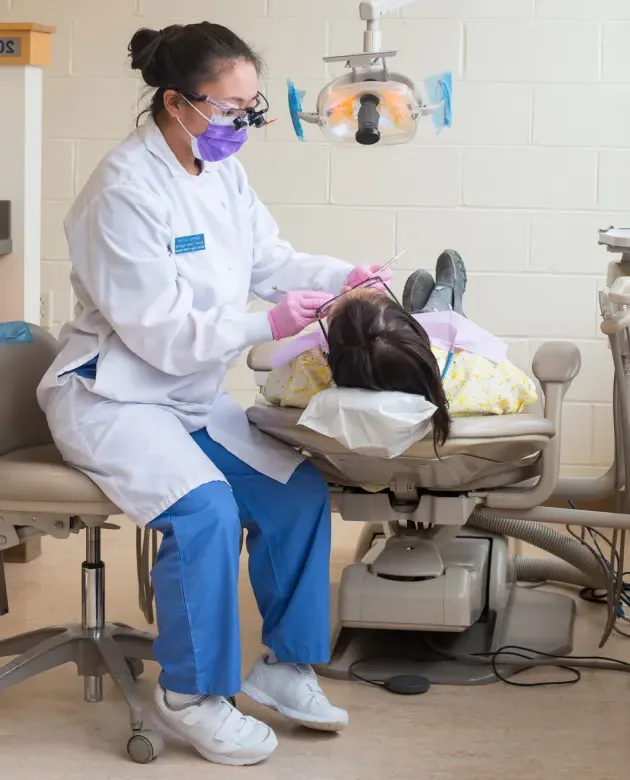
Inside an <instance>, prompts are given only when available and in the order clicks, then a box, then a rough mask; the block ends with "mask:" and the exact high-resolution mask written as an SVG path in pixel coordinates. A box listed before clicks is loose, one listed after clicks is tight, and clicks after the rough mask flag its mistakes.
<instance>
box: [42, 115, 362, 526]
mask: <svg viewBox="0 0 630 780" xmlns="http://www.w3.org/2000/svg"><path fill="white" fill-rule="evenodd" d="M262 153H264V152H263V151H262V150H261V154H262ZM65 228H66V235H67V238H68V244H69V248H70V260H71V263H72V266H73V269H72V285H73V288H74V292H75V295H76V298H77V301H78V305H77V310H76V317H75V320H74V322H72V323H71V324H69V325H67V326H65V327H64V329H63V330H62V333H61V336H60V339H61V342H62V349H61V352H60V354H59V357H58V358H57V360H56V361H55V363H54V364H53V366H52V367H51V368H50V370H49V371H48V373H47V374H46V376H45V377H44V379H43V380H42V383H41V385H40V387H39V390H38V398H39V402H40V404H41V406H42V408H43V409H44V411H45V412H46V415H47V418H48V422H49V425H50V428H51V431H52V434H53V437H54V439H55V442H56V443H57V446H58V447H59V449H60V451H61V453H62V455H63V457H64V459H65V460H66V461H67V462H68V463H69V464H71V465H72V466H75V467H76V468H78V469H80V470H82V471H84V472H85V473H86V474H88V476H90V477H91V478H92V479H93V480H94V481H95V482H96V483H97V484H98V485H99V487H100V488H101V489H102V490H103V491H104V492H105V494H106V495H108V496H109V498H110V499H111V500H112V501H114V503H116V504H117V505H118V506H119V507H120V508H121V509H122V510H123V511H124V512H125V513H127V514H128V515H129V516H130V517H132V519H134V520H135V521H136V522H138V523H139V524H141V525H143V524H146V523H147V522H149V521H150V520H152V519H153V518H155V517H157V516H158V515H159V514H161V513H162V512H163V511H164V510H165V509H167V508H168V507H169V506H171V505H172V504H173V503H174V502H175V501H177V500H178V499H179V498H181V497H183V496H184V495H186V494H187V493H188V492H190V491H191V490H193V489H194V488H196V487H198V486H199V485H202V484H204V483H206V482H210V481H214V480H220V479H224V477H223V475H222V474H221V473H220V472H219V471H218V469H216V467H215V466H214V465H213V464H212V463H210V462H209V461H208V459H207V458H206V457H205V456H204V455H202V453H201V451H200V450H199V448H198V447H197V445H196V444H195V443H194V442H193V441H192V439H191V438H190V436H189V433H190V432H192V431H195V430H199V429H201V428H203V427H205V428H206V429H207V431H208V433H209V435H210V436H211V437H212V438H213V439H214V440H215V441H216V442H218V443H219V444H221V445H223V446H224V447H225V448H226V449H228V450H229V451H230V452H231V453H232V454H233V455H236V456H237V457H238V458H240V459H241V460H243V461H244V462H245V463H247V464H248V465H249V466H251V467H253V468H255V469H256V470H258V471H259V472H261V473H263V474H266V475H267V476H269V477H271V478H273V479H276V480H278V481H280V482H286V481H287V480H288V479H289V478H290V476H291V474H292V473H293V471H294V470H295V468H296V467H297V465H298V464H299V463H300V462H301V458H300V456H299V455H298V454H297V453H296V452H295V451H294V450H293V449H291V448H289V447H285V446H284V445H282V444H280V443H279V442H277V441H275V440H273V439H271V438H270V437H268V436H266V435H264V434H262V433H260V432H259V431H257V430H256V429H254V428H252V427H251V426H250V425H249V424H248V422H247V418H246V416H245V413H244V412H243V411H242V409H241V408H240V407H239V406H238V405H237V404H236V402H235V401H234V400H233V399H232V398H231V397H230V396H229V395H228V394H227V393H226V392H225V391H224V390H223V389H222V388H221V384H222V382H223V380H224V378H225V374H226V369H227V366H228V365H229V364H230V363H231V362H232V361H233V360H234V359H235V358H236V357H237V356H238V354H239V353H240V352H241V351H242V350H244V349H246V348H247V347H249V346H251V345H253V344H257V343H260V342H265V341H271V339H272V335H271V329H270V326H269V321H268V318H267V313H266V312H257V313H249V312H248V311H247V301H248V297H249V294H250V293H254V294H256V295H258V296H259V297H261V298H263V299H265V300H270V301H274V300H277V299H278V297H279V296H278V294H277V293H275V292H274V291H273V287H275V286H276V287H278V288H280V289H283V290H295V289H310V290H321V291H325V292H330V293H333V294H336V293H338V292H339V291H340V289H341V287H342V285H343V283H344V281H345V279H346V277H347V275H348V273H349V272H350V270H351V268H352V266H351V265H349V264H347V263H344V262H342V261H340V260H336V259H334V258H330V257H316V256H312V255H306V254H300V253H297V252H295V251H294V249H293V248H292V247H291V246H290V245H289V244H288V243H286V242H284V241H281V240H280V239H279V237H278V229H277V225H276V223H275V222H274V220H273V218H272V217H271V215H270V214H269V212H268V210H267V209H266V208H265V207H264V206H263V205H262V204H261V203H260V201H259V200H258V198H257V197H256V195H255V193H254V192H253V191H252V190H251V188H250V187H249V185H248V182H247V177H246V175H245V172H244V170H243V168H242V166H241V165H240V163H239V162H238V161H237V160H236V159H233V158H232V159H229V160H226V161H224V162H222V163H219V164H217V165H210V164H207V165H206V167H205V169H204V171H203V172H202V173H201V174H200V175H199V176H191V175H190V174H188V173H186V171H184V169H183V168H182V167H181V165H180V164H179V163H178V161H177V159H176V158H175V156H174V155H173V153H172V152H171V150H170V148H169V147H168V145H167V143H166V141H165V140H164V137H163V136H162V134H161V132H160V131H159V129H158V128H157V126H156V125H155V123H154V122H153V121H152V120H149V121H148V122H146V123H145V124H144V125H143V126H142V127H141V128H140V129H139V130H137V131H136V132H134V133H132V134H131V135H130V136H129V137H128V138H127V139H126V140H125V141H123V143H121V144H120V145H119V146H118V147H117V148H115V149H114V150H113V151H112V152H111V153H110V154H109V155H108V156H107V157H106V158H105V159H104V160H103V161H102V163H101V164H100V165H99V167H98V168H97V169H96V171H95V172H94V174H93V175H92V177H91V178H90V180H89V182H88V183H87V185H86V186H85V188H84V190H83V191H82V193H81V194H80V195H79V197H78V198H77V200H76V202H75V204H74V205H73V207H72V209H71V211H70V213H69V215H68V217H67V219H66V222H65ZM178 239H179V241H178ZM96 355H98V356H99V357H98V371H97V377H96V380H95V381H94V380H89V379H85V378H81V377H78V376H77V375H76V374H72V373H70V374H69V373H68V372H71V371H72V370H73V369H75V368H77V367H79V366H81V365H83V364H84V363H86V362H87V361H89V360H90V359H92V358H94V357H95V356H96Z"/></svg>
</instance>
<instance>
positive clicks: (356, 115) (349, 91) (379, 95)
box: [288, 0, 453, 146]
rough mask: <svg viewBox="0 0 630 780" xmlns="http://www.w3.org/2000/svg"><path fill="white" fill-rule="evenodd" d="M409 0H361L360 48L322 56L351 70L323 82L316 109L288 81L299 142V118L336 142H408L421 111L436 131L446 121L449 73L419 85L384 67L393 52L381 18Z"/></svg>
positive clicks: (449, 118)
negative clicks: (387, 48)
mask: <svg viewBox="0 0 630 780" xmlns="http://www.w3.org/2000/svg"><path fill="white" fill-rule="evenodd" d="M411 2H414V0H374V1H373V2H363V3H361V5H360V8H359V15H360V17H361V19H362V20H363V21H365V22H366V23H367V29H366V31H365V34H364V40H363V52H362V53H361V54H344V55H341V56H335V57H324V62H326V63H336V62H345V63H346V67H347V68H348V69H350V71H351V72H350V73H347V74H345V75H343V76H340V77H339V78H336V79H334V80H333V81H331V82H330V83H329V84H328V85H327V86H326V87H324V89H323V90H322V91H321V92H320V94H319V97H318V98H317V110H316V111H315V112H313V113H308V112H305V111H303V109H302V100H303V99H304V96H305V93H304V92H302V91H299V90H298V89H297V88H296V86H295V84H294V83H293V82H292V81H290V80H289V82H288V89H289V94H288V97H289V110H290V112H291V119H292V121H293V127H294V129H295V133H296V135H297V137H298V138H299V139H300V140H301V141H304V140H305V138H304V127H303V124H302V123H303V122H306V123H308V124H314V125H318V126H319V127H320V128H321V130H322V132H323V133H324V136H325V137H326V139H327V140H328V141H330V142H332V143H334V144H336V145H338V146H353V145H355V144H359V145H360V146H374V145H377V144H378V145H393V144H404V143H408V142H409V141H411V140H412V139H413V138H414V137H415V135H416V131H417V128H418V121H419V120H420V118H421V117H425V116H432V118H433V122H434V124H435V126H436V128H437V129H438V131H440V130H441V129H442V128H443V127H450V126H451V121H452V110H451V96H452V88H453V87H452V84H453V80H452V75H451V73H449V72H447V73H442V74H439V75H437V76H432V77H430V78H428V79H426V81H425V82H424V90H421V89H420V88H419V87H417V86H416V85H415V84H414V82H413V81H411V79H409V78H407V77H406V76H403V75H402V74H400V73H394V72H390V70H389V66H388V61H389V60H391V59H392V58H394V57H395V56H396V54H397V52H396V51H393V50H390V51H385V50H383V41H382V32H381V29H380V19H381V18H382V17H383V16H385V15H387V14H389V13H392V12H393V11H396V10H398V9H400V8H403V7H404V6H406V5H409V4H410V3H411Z"/></svg>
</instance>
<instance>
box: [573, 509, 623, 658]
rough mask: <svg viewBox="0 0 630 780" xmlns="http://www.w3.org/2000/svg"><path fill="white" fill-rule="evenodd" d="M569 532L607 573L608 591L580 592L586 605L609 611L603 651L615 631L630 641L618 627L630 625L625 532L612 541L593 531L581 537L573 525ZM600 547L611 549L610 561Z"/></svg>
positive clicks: (594, 529)
mask: <svg viewBox="0 0 630 780" xmlns="http://www.w3.org/2000/svg"><path fill="white" fill-rule="evenodd" d="M569 506H570V507H571V508H572V509H575V508H576V507H575V504H574V503H573V502H572V501H569ZM567 531H568V533H569V534H570V535H571V536H572V537H573V538H574V539H577V540H578V541H579V542H580V543H581V544H583V545H584V546H585V547H587V548H588V549H589V550H590V551H591V552H592V553H593V555H595V557H596V558H597V560H599V562H600V564H601V565H602V567H603V569H604V571H605V572H606V578H607V581H608V587H607V589H606V590H604V589H594V588H583V589H582V590H581V591H580V598H582V599H583V600H584V601H588V602H591V603H593V604H603V605H605V606H607V607H608V615H609V618H608V621H607V625H606V630H605V632H604V635H603V636H602V641H601V642H600V647H603V646H604V644H605V643H606V641H607V640H608V638H609V637H610V634H611V633H612V632H613V631H614V632H615V633H616V634H618V635H619V636H623V637H624V638H626V639H630V634H629V633H627V632H626V631H623V630H622V629H621V628H619V625H618V621H623V622H626V623H628V622H630V619H629V618H628V616H627V615H626V610H625V609H624V608H627V609H629V610H630V583H628V582H626V577H628V576H630V572H627V571H624V555H623V549H624V547H625V531H624V532H622V533H621V534H618V533H617V532H615V534H614V535H613V537H612V539H610V538H608V537H607V536H606V535H605V534H603V533H602V532H601V531H598V530H597V529H596V528H591V527H585V528H582V529H581V533H580V535H579V536H578V534H576V533H575V531H574V530H573V528H572V526H570V525H567ZM587 536H588V537H589V538H590V541H591V543H590V544H589V542H588V541H587ZM601 543H604V544H606V545H607V546H608V547H609V548H610V551H611V552H610V559H609V558H608V557H607V555H606V554H605V553H604V551H603V550H602V547H601ZM611 627H612V628H611Z"/></svg>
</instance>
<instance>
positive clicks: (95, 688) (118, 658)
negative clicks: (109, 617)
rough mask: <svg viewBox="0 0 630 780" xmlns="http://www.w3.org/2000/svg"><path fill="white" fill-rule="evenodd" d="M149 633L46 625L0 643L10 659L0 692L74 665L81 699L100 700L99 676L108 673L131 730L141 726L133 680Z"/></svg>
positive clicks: (147, 651) (148, 655)
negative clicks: (81, 684) (121, 699)
mask: <svg viewBox="0 0 630 780" xmlns="http://www.w3.org/2000/svg"><path fill="white" fill-rule="evenodd" d="M153 641H154V637H153V635H152V634H149V633H146V632H144V631H137V630H135V629H133V628H129V627H127V626H123V625H119V624H106V625H105V626H104V627H103V628H102V629H97V630H95V629H91V628H84V627H83V626H82V625H81V624H79V623H76V624H69V625H66V626H51V627H49V628H42V629H39V630H37V631H31V632H29V633H28V634H20V635H19V636H14V637H10V638H9V639H4V640H2V641H0V657H6V656H16V657H15V658H13V660H11V661H10V662H9V663H8V664H6V665H5V666H3V667H0V692H2V691H5V690H7V689H8V688H10V687H11V686H13V685H17V684H18V683H21V682H23V681H24V680H27V679H29V678H30V677H35V676H36V675H38V674H41V673H42V672H46V671H48V670H49V669H55V668H56V667H58V666H63V665H64V664H67V663H74V664H76V666H77V670H78V673H79V675H80V676H81V677H83V678H84V688H85V701H87V702H97V701H101V700H102V699H103V676H104V675H106V674H109V675H110V676H111V678H112V679H113V680H114V682H115V683H116V685H117V686H118V688H119V690H120V692H121V693H122V695H123V697H124V699H125V701H126V702H127V705H128V706H129V712H130V716H131V718H130V719H131V728H132V729H133V730H134V731H140V730H142V728H143V720H142V702H141V699H140V696H139V694H138V690H137V687H136V682H135V681H136V679H137V677H138V676H139V675H140V674H142V671H143V666H142V663H141V662H142V661H151V660H153Z"/></svg>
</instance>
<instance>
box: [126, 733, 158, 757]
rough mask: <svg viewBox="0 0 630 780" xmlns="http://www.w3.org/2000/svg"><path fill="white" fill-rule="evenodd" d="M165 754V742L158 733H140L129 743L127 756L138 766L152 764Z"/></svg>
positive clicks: (131, 737) (130, 738)
mask: <svg viewBox="0 0 630 780" xmlns="http://www.w3.org/2000/svg"><path fill="white" fill-rule="evenodd" d="M163 752H164V740H163V739H162V735H161V734H159V733H158V732H157V731H150V730H146V731H138V732H136V733H134V734H132V735H131V736H130V737H129V741H128V742H127V755H128V756H129V758H130V759H131V760H132V761H134V762H135V763H136V764H150V763H151V761H154V760H155V759H156V758H157V757H158V756H159V755H161V754H162V753H163Z"/></svg>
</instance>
